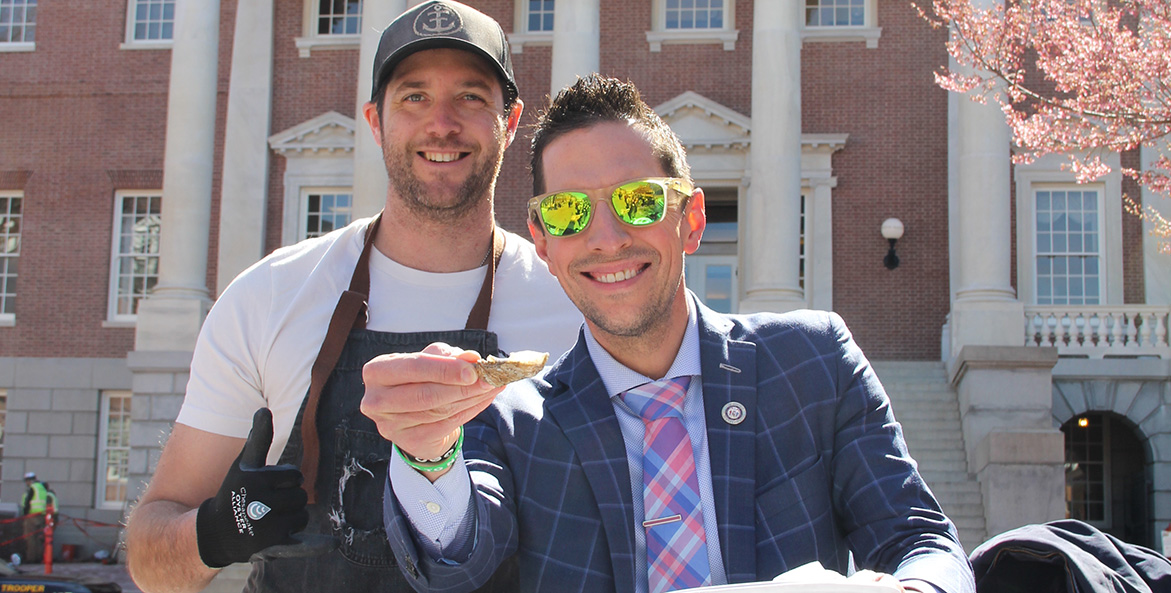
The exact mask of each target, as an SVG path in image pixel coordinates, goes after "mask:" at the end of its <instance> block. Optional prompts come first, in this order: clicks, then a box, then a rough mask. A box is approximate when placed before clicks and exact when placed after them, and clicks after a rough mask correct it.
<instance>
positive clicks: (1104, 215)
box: [1014, 153, 1124, 305]
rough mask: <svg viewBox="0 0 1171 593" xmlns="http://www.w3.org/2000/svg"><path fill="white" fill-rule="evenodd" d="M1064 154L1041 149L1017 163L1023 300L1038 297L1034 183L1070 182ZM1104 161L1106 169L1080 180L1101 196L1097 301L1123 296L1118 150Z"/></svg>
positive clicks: (1019, 285) (1036, 186)
mask: <svg viewBox="0 0 1171 593" xmlns="http://www.w3.org/2000/svg"><path fill="white" fill-rule="evenodd" d="M1068 159H1069V157H1068V156H1065V155H1046V156H1043V157H1040V158H1038V159H1037V160H1036V161H1034V162H1032V163H1030V164H1027V165H1016V168H1015V171H1014V178H1015V180H1016V247H1017V249H1016V254H1017V256H1016V257H1017V261H1016V263H1017V295H1018V297H1019V298H1020V300H1021V301H1022V302H1024V303H1028V304H1035V303H1036V302H1037V287H1036V262H1037V242H1036V231H1035V229H1036V207H1035V205H1034V203H1033V197H1034V195H1035V194H1036V191H1037V190H1038V189H1045V188H1046V187H1050V188H1053V187H1061V186H1064V187H1066V188H1068V187H1071V186H1074V185H1075V184H1076V181H1075V180H1074V176H1073V173H1071V172H1070V171H1068V170H1067V169H1068V167H1069V160H1068ZM1103 161H1104V162H1105V163H1106V164H1107V165H1109V166H1110V168H1111V172H1110V173H1108V174H1106V175H1105V176H1104V177H1102V178H1100V179H1098V180H1097V181H1094V182H1091V183H1088V184H1085V185H1084V186H1082V187H1085V188H1086V189H1093V190H1097V191H1098V192H1099V193H1100V195H1101V197H1102V199H1101V204H1100V206H1099V209H1100V212H1101V221H1102V228H1101V235H1100V242H1101V254H1102V258H1101V261H1100V268H1099V273H1100V275H1101V277H1102V291H1101V301H1100V304H1102V305H1120V304H1122V302H1123V288H1124V287H1123V268H1122V216H1123V214H1124V213H1123V211H1122V173H1120V172H1119V165H1120V159H1119V156H1118V153H1112V154H1108V155H1106V156H1105V157H1104V158H1103Z"/></svg>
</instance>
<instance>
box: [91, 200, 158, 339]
mask: <svg viewBox="0 0 1171 593" xmlns="http://www.w3.org/2000/svg"><path fill="white" fill-rule="evenodd" d="M162 197H163V192H162V191H161V190H118V191H116V192H114V223H113V227H112V229H113V232H112V233H110V235H111V238H110V288H109V293H108V295H107V299H106V301H107V305H106V323H105V324H103V325H105V326H106V327H116V326H119V325H133V324H134V323H135V322H136V321H137V320H138V314H137V313H119V312H118V297H119V294H118V276H119V274H118V272H119V270H120V263H121V259H122V256H123V255H124V254H122V253H121V252H120V249H121V235H122V202H123V200H125V199H127V198H131V199H133V198H158V199H159V200H161V199H162ZM159 209H160V213H161V210H162V205H161V203H160V205H159ZM160 225H161V219H160ZM159 232H160V234H161V233H162V231H161V229H160V231H159ZM154 257H155V258H156V259H157V258H158V257H159V255H158V254H155V255H154ZM156 274H157V273H156Z"/></svg>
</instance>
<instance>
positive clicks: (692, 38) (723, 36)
mask: <svg viewBox="0 0 1171 593" xmlns="http://www.w3.org/2000/svg"><path fill="white" fill-rule="evenodd" d="M786 1H788V0H786ZM651 10H652V13H651V30H650V31H647V32H646V40H647V43H648V44H649V45H650V50H651V52H660V51H662V50H663V45H672V44H689V45H694V44H717V45H723V46H724V50H725V51H734V50H735V49H736V40H737V39H739V38H740V31H739V30H738V29H736V28H735V26H736V0H724V25H723V26H722V27H720V28H718V29H715V28H712V29H668V28H667V0H652V2H651Z"/></svg>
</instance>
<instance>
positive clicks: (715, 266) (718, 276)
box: [684, 186, 740, 313]
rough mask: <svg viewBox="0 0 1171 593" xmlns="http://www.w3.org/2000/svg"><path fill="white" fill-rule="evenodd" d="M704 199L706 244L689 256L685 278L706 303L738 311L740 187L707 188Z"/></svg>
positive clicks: (686, 261) (721, 309) (725, 310)
mask: <svg viewBox="0 0 1171 593" xmlns="http://www.w3.org/2000/svg"><path fill="white" fill-rule="evenodd" d="M704 202H705V204H706V212H707V227H706V228H705V229H704V235H703V243H702V244H701V245H700V248H699V250H697V251H696V252H695V254H693V255H688V256H687V259H686V260H685V263H686V267H687V271H686V273H685V275H684V277H685V278H686V280H687V287H688V288H690V289H691V291H692V292H694V293H695V294H696V295H697V296H698V297H699V299H700V301H701V302H702V303H703V304H705V305H707V306H708V307H710V308H712V309H714V310H716V311H719V312H721V313H735V312H736V311H737V307H738V306H739V302H740V299H739V293H740V284H739V281H738V278H737V269H738V257H737V248H738V240H739V238H738V235H739V231H738V224H737V218H738V210H739V207H738V204H737V189H736V188H734V187H718V186H709V187H705V188H704Z"/></svg>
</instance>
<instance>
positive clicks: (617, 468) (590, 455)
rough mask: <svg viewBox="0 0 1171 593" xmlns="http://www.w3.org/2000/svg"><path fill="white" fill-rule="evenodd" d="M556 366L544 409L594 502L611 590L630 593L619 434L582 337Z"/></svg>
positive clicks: (628, 506) (629, 512)
mask: <svg viewBox="0 0 1171 593" xmlns="http://www.w3.org/2000/svg"><path fill="white" fill-rule="evenodd" d="M560 363H561V364H559V365H558V367H557V369H556V370H555V371H552V372H551V373H550V375H549V377H548V378H547V379H548V380H549V382H550V383H551V384H552V386H553V389H552V392H551V395H550V397H549V398H548V399H547V400H546V401H547V404H546V405H547V406H548V410H549V413H550V414H551V415H552V416H553V417H554V418H555V419H556V420H557V423H558V425H559V426H560V427H561V429H562V431H563V432H564V433H565V436H566V438H567V439H569V442H570V443H571V444H572V445H573V449H574V451H575V452H576V453H577V456H578V458H580V459H581V465H582V471H583V472H584V473H585V476H586V480H587V481H588V482H589V484H590V489H591V490H592V491H593V494H594V497H595V499H596V500H597V503H598V508H599V512H600V513H601V516H602V526H603V528H604V529H605V532H606V539H607V540H608V542H609V545H610V557H611V559H612V564H613V569H614V583H615V588H616V590H617V591H618V593H633V592H634V562H633V558H634V531H633V530H634V527H633V524H632V521H633V515H634V502H633V501H632V500H631V496H632V494H631V490H630V489H631V486H630V469H629V467H628V465H627V461H626V445H625V443H624V441H623V440H622V429H621V428H620V427H619V426H618V418H617V417H615V416H614V407H613V404H612V403H610V398H609V396H608V395H607V394H606V388H605V385H603V384H602V379H601V377H600V376H599V375H598V371H597V368H596V367H595V366H594V363H593V361H592V360H591V359H590V356H589V351H588V349H587V348H586V345H585V340H584V338H579V339H578V341H577V345H576V346H574V348H573V350H571V351H570V352H569V354H567V355H566V357H565V358H564V359H563V360H561V361H560ZM538 453H539V452H538ZM613 559H630V560H629V561H625V562H624V561H621V560H619V561H614V560H613Z"/></svg>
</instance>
